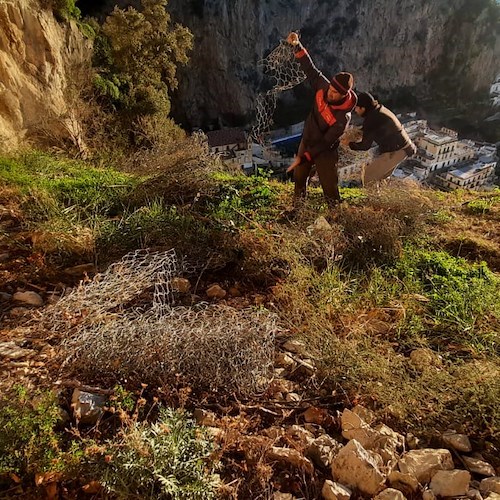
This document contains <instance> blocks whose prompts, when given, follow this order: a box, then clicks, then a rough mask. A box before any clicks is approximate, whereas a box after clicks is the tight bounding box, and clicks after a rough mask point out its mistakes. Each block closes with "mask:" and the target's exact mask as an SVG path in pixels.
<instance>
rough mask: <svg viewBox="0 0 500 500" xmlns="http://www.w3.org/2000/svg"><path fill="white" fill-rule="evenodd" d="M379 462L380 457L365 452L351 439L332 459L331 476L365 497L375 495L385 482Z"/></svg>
mask: <svg viewBox="0 0 500 500" xmlns="http://www.w3.org/2000/svg"><path fill="white" fill-rule="evenodd" d="M377 457H378V458H377ZM381 462H382V458H381V457H380V456H377V455H376V454H375V453H372V452H369V451H367V450H365V449H364V448H363V447H362V446H361V445H360V444H359V443H358V442H357V441H356V440H355V439H353V440H351V441H349V443H348V444H347V445H346V446H344V447H343V448H342V449H341V450H340V451H339V453H338V454H337V456H336V457H335V458H334V459H333V462H332V476H333V478H334V479H335V480H337V481H339V482H340V483H342V484H345V485H346V486H349V487H352V488H358V489H359V490H360V491H362V492H363V493H365V494H367V495H376V494H377V493H378V492H379V491H380V490H381V489H382V488H383V486H382V485H383V483H384V480H385V476H384V474H382V472H381V471H380V469H379V465H380V463H381Z"/></svg>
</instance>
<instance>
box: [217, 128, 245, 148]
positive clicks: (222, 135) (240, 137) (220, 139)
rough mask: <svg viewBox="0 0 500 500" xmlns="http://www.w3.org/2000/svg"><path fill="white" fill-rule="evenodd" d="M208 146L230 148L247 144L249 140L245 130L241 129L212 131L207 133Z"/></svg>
mask: <svg viewBox="0 0 500 500" xmlns="http://www.w3.org/2000/svg"><path fill="white" fill-rule="evenodd" d="M207 137H208V145H209V146H210V147H211V148H215V147H217V146H228V145H229V144H238V143H240V142H246V140H247V138H246V135H245V132H244V130H241V129H239V128H223V129H221V130H211V131H210V132H207Z"/></svg>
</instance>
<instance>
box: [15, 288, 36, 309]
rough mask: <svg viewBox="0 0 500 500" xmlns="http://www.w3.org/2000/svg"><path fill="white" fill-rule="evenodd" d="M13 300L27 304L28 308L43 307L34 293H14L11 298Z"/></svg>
mask: <svg viewBox="0 0 500 500" xmlns="http://www.w3.org/2000/svg"><path fill="white" fill-rule="evenodd" d="M13 299H14V300H16V301H18V302H22V303H23V304H28V305H30V306H36V307H40V306H43V299H42V297H40V295H39V294H38V293H36V292H31V291H27V292H16V293H15V294H14V297H13Z"/></svg>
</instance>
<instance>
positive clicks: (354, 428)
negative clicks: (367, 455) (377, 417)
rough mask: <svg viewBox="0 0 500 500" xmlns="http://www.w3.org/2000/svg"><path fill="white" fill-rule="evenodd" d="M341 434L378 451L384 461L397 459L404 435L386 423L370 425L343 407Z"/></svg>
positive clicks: (364, 446) (366, 447)
mask: <svg viewBox="0 0 500 500" xmlns="http://www.w3.org/2000/svg"><path fill="white" fill-rule="evenodd" d="M341 425H342V436H343V437H344V438H346V439H355V440H356V441H358V442H359V443H360V444H361V446H363V448H365V449H367V450H374V451H376V452H377V453H379V454H380V455H381V456H382V458H383V460H384V463H388V462H389V461H391V460H392V461H395V460H397V458H398V456H397V450H398V449H399V448H402V447H403V444H404V437H403V436H401V435H400V434H398V433H397V432H394V431H393V430H392V429H391V428H390V427H387V425H384V424H380V425H378V426H377V427H376V428H375V429H373V428H372V427H370V426H369V425H368V424H367V423H366V422H365V421H364V420H363V419H362V418H361V417H360V416H359V415H358V414H356V413H354V412H353V411H350V410H348V409H345V410H344V411H343V413H342V416H341Z"/></svg>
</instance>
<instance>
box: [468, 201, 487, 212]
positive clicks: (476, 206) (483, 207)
mask: <svg viewBox="0 0 500 500" xmlns="http://www.w3.org/2000/svg"><path fill="white" fill-rule="evenodd" d="M466 206H467V211H468V212H469V213H470V214H473V215H483V214H486V213H488V212H490V210H491V201H490V200H473V201H469V203H467V205H466Z"/></svg>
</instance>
